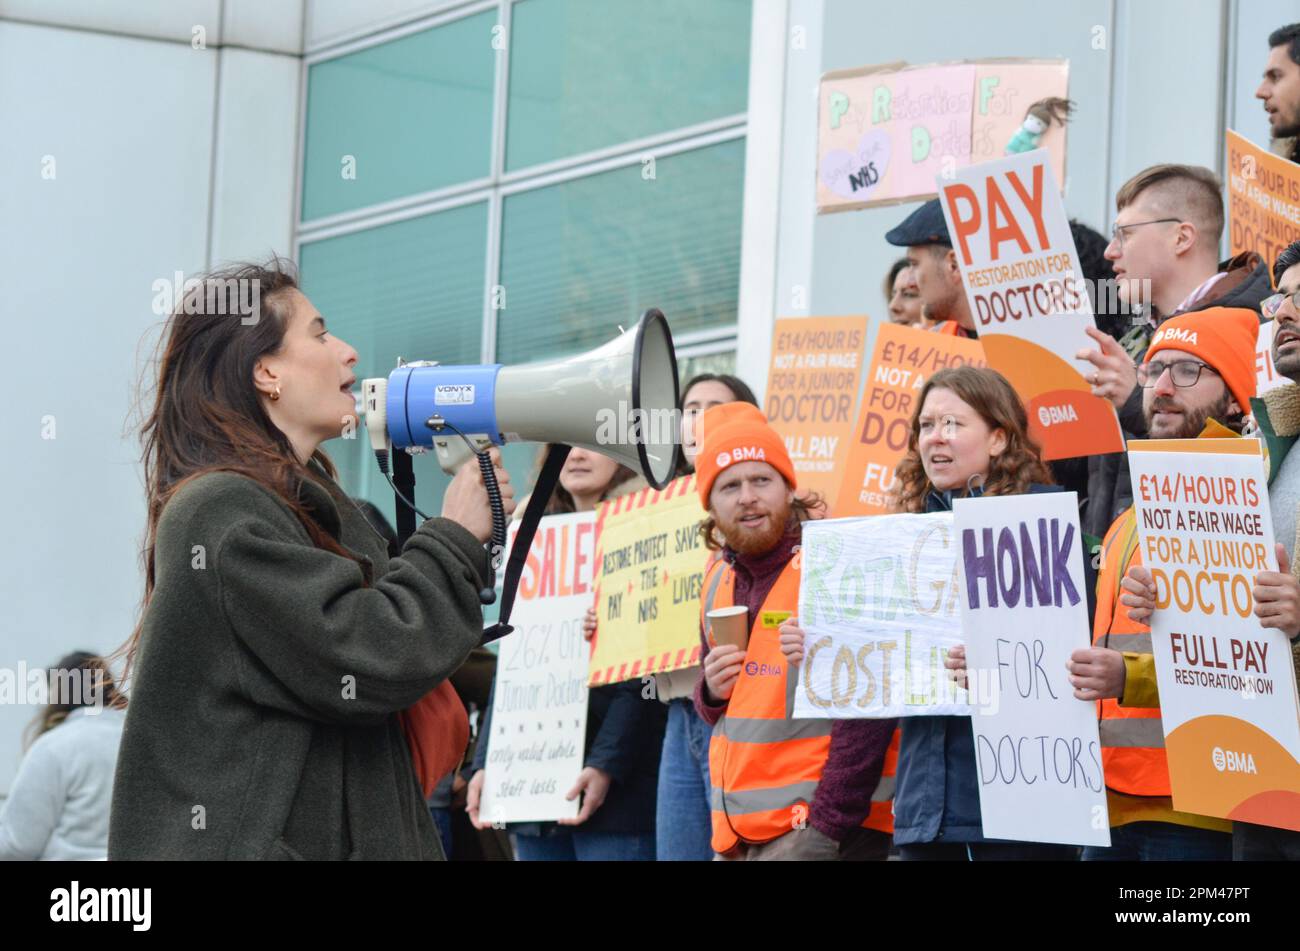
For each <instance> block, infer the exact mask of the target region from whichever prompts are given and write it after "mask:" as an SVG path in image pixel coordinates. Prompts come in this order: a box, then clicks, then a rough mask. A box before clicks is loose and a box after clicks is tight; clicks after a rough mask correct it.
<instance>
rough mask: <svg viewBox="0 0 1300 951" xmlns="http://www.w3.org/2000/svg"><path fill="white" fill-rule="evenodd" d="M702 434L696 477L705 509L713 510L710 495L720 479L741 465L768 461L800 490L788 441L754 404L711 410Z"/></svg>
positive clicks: (702, 424)
mask: <svg viewBox="0 0 1300 951" xmlns="http://www.w3.org/2000/svg"><path fill="white" fill-rule="evenodd" d="M700 435H701V438H700V450H699V452H698V453H697V454H696V456H695V478H696V482H697V484H698V488H699V491H700V504H701V505H702V506H704V508H706V509H707V508H708V507H709V493H710V492H711V491H713V483H714V482H715V481H716V480H717V478H718V476H720V475H721V474H722V472H723V470H725V469H727V468H728V467H730V466H734V465H735V464H736V463H738V462H766V463H767V464H768V465H770V466H772V467H773V468H774V469H776V471H777V472H779V473H781V475H782V476H783V477H784V478H785V481H786V482H788V483H789V484H790V488H792V489H793V488H797V486H796V485H795V478H794V463H792V462H791V461H790V454H789V453H788V452H786V449H785V441H784V440H782V439H781V437H780V436H778V435H777V432H776V430H775V429H773V428H772V427H771V425H769V424H768V421H767V417H766V416H764V415H763V411H762V410H761V409H759V408H758V407H757V406H754V405H753V404H752V403H723V404H721V405H720V406H714V407H713V408H711V409H709V410H707V411H706V412H705V413H704V415H703V416H702V417H701V418H700Z"/></svg>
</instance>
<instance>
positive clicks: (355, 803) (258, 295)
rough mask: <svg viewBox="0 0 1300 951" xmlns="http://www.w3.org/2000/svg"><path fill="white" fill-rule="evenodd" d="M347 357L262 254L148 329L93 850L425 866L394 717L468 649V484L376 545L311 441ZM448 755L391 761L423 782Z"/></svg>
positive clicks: (481, 572)
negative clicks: (136, 596) (129, 621)
mask: <svg viewBox="0 0 1300 951" xmlns="http://www.w3.org/2000/svg"><path fill="white" fill-rule="evenodd" d="M250 292H251V293H250ZM236 294H237V295H238V296H237V297H236ZM230 299H233V300H235V301H236V303H237V306H235V307H231V306H228V304H229V303H230ZM239 302H242V303H243V304H244V305H245V306H242V307H241V306H239ZM356 363H357V354H356V351H355V350H353V349H352V348H351V347H350V346H348V345H347V344H346V343H344V342H343V341H342V340H340V339H338V338H337V337H335V336H333V335H332V334H331V333H330V332H329V331H328V330H327V329H326V326H325V320H324V317H323V316H322V315H321V314H320V313H319V312H317V310H316V308H315V307H313V306H312V304H311V301H309V300H308V299H307V298H306V297H305V296H304V295H303V294H302V292H301V291H300V290H299V289H298V287H297V284H296V281H295V279H294V277H293V276H292V274H291V273H290V272H289V271H288V270H287V268H286V265H284V264H283V263H282V262H280V261H279V260H275V261H272V262H271V263H270V264H269V265H268V266H266V267H260V266H254V265H241V266H237V267H232V268H229V269H226V270H223V271H221V272H217V273H213V274H210V275H208V276H207V277H206V278H204V279H203V280H202V281H201V282H199V283H198V284H197V286H194V287H192V288H187V290H186V293H185V294H184V295H183V299H182V301H181V302H180V304H178V306H177V307H176V310H175V312H174V313H173V314H172V315H171V317H170V318H169V319H168V321H167V324H166V326H165V327H164V330H163V337H162V341H161V345H160V356H159V359H158V364H157V374H158V375H157V381H156V390H155V392H154V393H153V399H152V404H153V405H152V408H151V409H150V411H149V413H148V416H147V418H146V419H145V421H144V424H143V427H142V435H143V442H144V468H145V489H146V501H147V519H148V521H147V529H146V540H145V549H144V563H145V594H144V609H143V613H142V617H141V621H140V624H139V627H138V628H137V629H136V631H135V633H134V634H133V635H132V637H131V639H130V640H129V641H128V642H127V644H126V645H124V647H123V648H122V650H121V652H120V653H121V654H122V655H124V656H125V660H126V667H127V670H126V676H128V677H129V678H130V682H129V691H130V700H131V702H130V706H129V708H128V712H127V718H126V726H125V730H124V734H123V740H122V748H121V753H120V756H119V760H118V769H117V776H116V783H115V788H114V793H113V810H112V818H111V823H110V830H109V858H110V859H142V858H164V859H165V858H192V859H302V858H305V859H349V858H357V859H440V858H443V852H442V849H441V847H440V845H439V842H438V836H437V833H436V831H435V828H434V825H433V821H432V819H431V817H430V815H429V811H428V809H426V808H425V807H424V797H423V795H422V792H421V788H420V784H419V782H418V781H417V775H416V771H415V767H414V766H413V763H412V748H411V747H409V746H408V740H407V734H408V731H407V730H404V728H403V722H404V718H403V712H404V711H406V710H407V709H408V708H413V707H415V706H416V705H417V704H422V703H423V702H424V701H426V700H427V699H428V698H429V697H430V696H432V695H434V692H435V691H436V690H440V689H441V685H443V682H444V681H445V679H446V678H447V676H448V675H449V674H451V673H452V672H453V671H454V670H456V668H457V667H459V666H460V664H461V663H462V661H463V660H464V659H465V657H466V656H467V655H468V654H469V652H470V650H471V649H472V648H474V647H475V646H476V645H477V644H478V643H479V640H480V639H481V636H482V608H481V606H480V603H479V596H478V592H479V589H480V588H482V587H483V586H484V584H485V582H486V579H488V578H490V568H489V564H488V561H487V556H486V553H485V549H484V547H483V543H484V542H485V541H486V540H487V539H488V537H489V535H490V531H491V517H490V513H489V508H488V497H487V493H486V491H485V489H484V487H483V484H482V479H481V476H480V474H479V471H478V467H477V466H476V465H473V464H471V465H468V466H465V467H464V468H463V469H461V471H460V472H459V473H457V475H456V476H455V478H454V479H453V480H452V482H451V485H450V486H449V487H448V489H447V492H446V495H445V497H444V501H443V508H442V517H441V518H434V519H429V520H427V521H426V522H425V523H424V524H423V525H421V526H420V528H419V530H418V531H416V533H415V534H414V535H413V536H412V537H411V539H410V540H409V541H408V542H407V543H406V545H405V547H404V548H403V550H402V552H401V555H400V556H399V557H396V558H393V559H391V560H390V559H389V558H388V554H387V551H386V548H385V542H384V540H383V539H382V538H381V537H380V536H379V535H378V534H377V533H376V532H375V531H374V530H373V529H371V528H370V526H369V524H368V523H367V522H366V520H365V518H364V516H363V515H362V514H361V513H360V512H359V511H358V510H357V508H356V507H355V505H354V504H353V503H352V502H351V500H350V499H349V498H348V496H347V495H346V494H345V493H344V492H343V491H342V490H341V489H340V488H339V487H338V485H337V484H336V483H335V481H334V479H335V470H334V467H333V465H332V464H331V463H330V460H329V458H328V457H327V456H326V455H325V454H324V452H322V451H321V448H320V447H321V444H322V443H323V442H325V441H326V440H328V439H332V438H335V437H338V436H340V435H342V436H344V437H345V438H351V437H352V436H353V434H354V433H355V427H356V400H355V397H354V396H353V394H352V392H351V390H352V387H353V385H354V384H355V383H356V375H355V373H354V372H353V368H354V366H355V365H356ZM497 478H498V480H499V481H500V483H501V493H502V497H503V502H504V506H505V510H506V511H507V512H509V511H512V510H513V508H514V501H513V490H512V489H511V487H510V485H509V476H508V475H507V474H506V473H505V471H504V470H501V469H498V470H497ZM461 713H462V714H463V710H462V711H461ZM454 719H455V717H454V716H453V717H450V720H454ZM461 729H462V732H461V733H460V738H461V739H462V740H463V738H464V736H465V733H464V730H465V729H466V728H464V727H463V728H461ZM454 732H455V730H454V729H453V728H449V733H454ZM443 746H446V747H453V746H455V742H448V743H446V744H443ZM463 749H464V744H463V742H462V743H461V744H460V746H459V748H435V749H424V750H420V749H419V748H418V745H417V746H416V748H415V752H416V754H417V755H420V754H422V755H423V762H422V766H423V767H424V769H422V772H424V771H427V770H433V771H435V772H436V771H438V770H439V769H440V770H441V772H444V773H445V772H447V771H448V770H450V769H451V768H452V767H453V766H454V765H455V764H456V763H457V762H458V760H459V756H460V754H461V752H462V751H463ZM431 759H432V760H433V762H432V763H430V760H431ZM443 759H445V760H447V762H445V763H443V762H441V760H443Z"/></svg>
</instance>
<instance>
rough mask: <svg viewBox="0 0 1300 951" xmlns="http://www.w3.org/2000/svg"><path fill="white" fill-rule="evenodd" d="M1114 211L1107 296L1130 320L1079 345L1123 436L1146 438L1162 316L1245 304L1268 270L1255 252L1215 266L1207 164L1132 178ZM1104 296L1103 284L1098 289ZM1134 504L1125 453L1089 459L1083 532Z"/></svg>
mask: <svg viewBox="0 0 1300 951" xmlns="http://www.w3.org/2000/svg"><path fill="white" fill-rule="evenodd" d="M1115 206H1116V211H1117V213H1116V217H1115V224H1114V227H1113V228H1112V230H1111V241H1110V244H1109V245H1108V246H1107V247H1106V258H1107V259H1108V260H1109V261H1111V262H1113V264H1114V267H1115V285H1114V292H1113V295H1112V296H1113V297H1116V298H1118V303H1119V304H1120V305H1121V308H1122V309H1123V310H1124V311H1126V312H1127V314H1128V315H1129V320H1130V322H1131V324H1132V329H1130V330H1129V331H1128V332H1127V333H1126V334H1124V335H1123V336H1122V337H1120V338H1119V339H1118V340H1116V339H1115V338H1113V337H1111V336H1109V335H1107V334H1104V333H1102V332H1100V331H1089V336H1091V337H1092V338H1093V339H1094V340H1095V341H1097V344H1098V348H1097V349H1096V350H1080V351H1079V353H1078V354H1077V357H1078V359H1080V360H1088V361H1089V362H1090V363H1091V364H1092V366H1091V367H1085V368H1084V377H1085V378H1086V379H1087V380H1088V381H1089V382H1090V383H1091V384H1092V392H1093V394H1094V395H1096V396H1102V397H1105V398H1106V399H1108V400H1110V401H1111V402H1112V403H1113V404H1114V405H1115V409H1116V410H1117V411H1118V413H1119V421H1120V425H1121V426H1122V427H1123V429H1124V432H1125V435H1126V436H1136V437H1139V438H1140V437H1142V436H1144V435H1146V421H1145V419H1144V417H1143V412H1142V387H1140V386H1138V382H1137V369H1136V365H1135V363H1136V362H1141V360H1142V358H1143V354H1144V353H1145V351H1146V348H1147V346H1148V344H1149V343H1150V341H1151V338H1152V336H1153V335H1154V334H1155V333H1156V330H1157V329H1158V328H1159V327H1160V326H1161V324H1162V323H1163V321H1165V320H1167V319H1168V318H1169V317H1172V316H1175V315H1177V314H1183V313H1190V312H1193V311H1203V310H1207V309H1209V308H1214V307H1229V308H1231V307H1249V308H1250V309H1251V310H1253V311H1255V312H1256V313H1258V311H1259V302H1260V301H1261V300H1262V299H1263V298H1264V297H1266V296H1267V295H1268V294H1269V293H1270V292H1271V287H1270V282H1269V274H1268V266H1267V264H1265V262H1264V261H1263V259H1261V258H1260V256H1259V255H1258V254H1255V253H1254V252H1248V253H1245V254H1242V255H1238V256H1237V257H1235V258H1232V259H1231V260H1228V261H1225V262H1223V263H1222V264H1220V263H1219V262H1218V249H1219V239H1220V237H1221V236H1222V234H1223V224H1224V213H1223V196H1222V191H1221V187H1220V184H1219V180H1218V178H1216V177H1215V175H1214V173H1213V172H1211V171H1210V170H1209V169H1208V168H1200V167H1198V166H1192V165H1154V166H1152V167H1151V168H1147V169H1144V170H1143V171H1141V172H1139V173H1138V174H1137V175H1135V176H1133V177H1132V178H1131V179H1129V180H1128V181H1127V182H1125V183H1124V185H1123V187H1121V188H1120V190H1119V192H1118V193H1117V194H1116V196H1115ZM1099 292H1100V289H1099ZM1132 502H1133V491H1132V486H1131V485H1130V482H1129V474H1128V461H1127V458H1126V457H1125V456H1124V454H1123V453H1112V454H1109V455H1104V456H1093V457H1092V458H1090V459H1089V460H1088V504H1087V508H1086V509H1085V511H1084V515H1083V525H1082V528H1083V531H1084V533H1085V534H1087V535H1091V536H1094V537H1099V536H1101V535H1102V533H1103V532H1105V531H1106V529H1107V527H1108V526H1109V525H1110V524H1111V523H1112V522H1113V521H1114V520H1115V519H1116V518H1117V517H1118V516H1119V514H1120V513H1121V512H1123V511H1124V510H1125V509H1127V508H1128V507H1129V505H1131V504H1132Z"/></svg>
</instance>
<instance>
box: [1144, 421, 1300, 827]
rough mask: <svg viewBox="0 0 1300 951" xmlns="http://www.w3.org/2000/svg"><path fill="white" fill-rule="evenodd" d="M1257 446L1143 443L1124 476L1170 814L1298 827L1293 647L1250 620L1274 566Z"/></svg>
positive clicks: (1299, 767) (1241, 442)
mask: <svg viewBox="0 0 1300 951" xmlns="http://www.w3.org/2000/svg"><path fill="white" fill-rule="evenodd" d="M1261 449H1262V443H1260V442H1259V441H1258V440H1256V439H1169V440H1140V441H1139V440H1135V441H1133V442H1130V443H1129V470H1130V472H1131V473H1132V477H1133V500H1134V504H1135V506H1136V508H1137V530H1138V537H1139V539H1140V543H1141V549H1140V551H1141V559H1142V563H1143V564H1144V565H1146V566H1147V567H1148V568H1150V569H1151V574H1152V576H1153V578H1154V579H1155V584H1156V610H1155V613H1154V614H1153V615H1152V618H1151V634H1152V637H1151V642H1152V648H1153V650H1154V653H1155V661H1156V677H1157V681H1158V683H1159V686H1160V715H1161V720H1162V723H1163V727H1164V732H1165V752H1166V753H1167V754H1168V759H1169V780H1170V783H1171V785H1172V789H1173V800H1174V808H1175V809H1178V810H1180V811H1182V812H1195V813H1198V814H1200V815H1203V816H1217V817H1219V818H1221V819H1232V820H1234V821H1238V822H1253V823H1258V824H1260V825H1267V826H1278V827H1280V828H1284V829H1295V830H1300V703H1298V702H1297V698H1296V680H1295V669H1294V667H1293V665H1292V656H1291V644H1290V641H1289V640H1288V639H1287V636H1286V635H1285V634H1283V633H1282V632H1281V631H1277V630H1272V629H1268V628H1263V627H1261V626H1260V623H1259V619H1258V618H1256V617H1255V615H1254V610H1255V602H1254V595H1253V589H1254V579H1255V575H1256V574H1257V573H1258V572H1260V571H1276V570H1277V560H1276V557H1275V554H1274V536H1273V522H1272V519H1271V518H1270V510H1269V503H1268V483H1267V478H1266V476H1265V469H1264V459H1263V456H1262V454H1261Z"/></svg>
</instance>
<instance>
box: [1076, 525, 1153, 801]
mask: <svg viewBox="0 0 1300 951" xmlns="http://www.w3.org/2000/svg"><path fill="white" fill-rule="evenodd" d="M1141 563H1142V557H1141V551H1140V550H1139V547H1138V532H1137V515H1136V513H1135V511H1134V509H1132V508H1129V509H1127V510H1126V511H1125V512H1124V514H1122V515H1121V516H1120V517H1119V518H1117V519H1116V520H1115V524H1114V525H1112V526H1111V527H1110V531H1108V532H1107V533H1106V538H1105V540H1104V541H1103V542H1102V563H1101V571H1100V573H1099V574H1098V576H1097V618H1096V622H1095V625H1094V627H1093V646H1094V647H1109V648H1111V649H1113V650H1118V651H1126V652H1128V653H1137V654H1150V653H1151V629H1150V628H1149V627H1147V626H1146V625H1145V624H1140V623H1138V622H1137V621H1134V620H1131V619H1130V618H1129V616H1128V608H1127V606H1125V605H1124V604H1122V603H1121V602H1120V600H1119V598H1120V594H1121V589H1120V582H1121V581H1122V580H1123V578H1124V575H1125V574H1127V572H1128V569H1129V568H1130V567H1131V566H1133V565H1140V564H1141ZM1097 726H1098V733H1099V736H1100V738H1101V747H1102V749H1101V762H1102V769H1103V770H1104V772H1105V775H1106V785H1107V786H1109V787H1110V788H1111V789H1113V790H1115V791H1116V792H1121V793H1126V794H1128V795H1131V796H1168V795H1170V787H1169V764H1168V761H1167V760H1166V759H1165V750H1164V746H1165V736H1164V728H1163V726H1162V725H1161V721H1160V708H1159V707H1123V706H1120V704H1119V701H1118V700H1113V699H1109V700H1101V701H1099V722H1098V724H1097Z"/></svg>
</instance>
